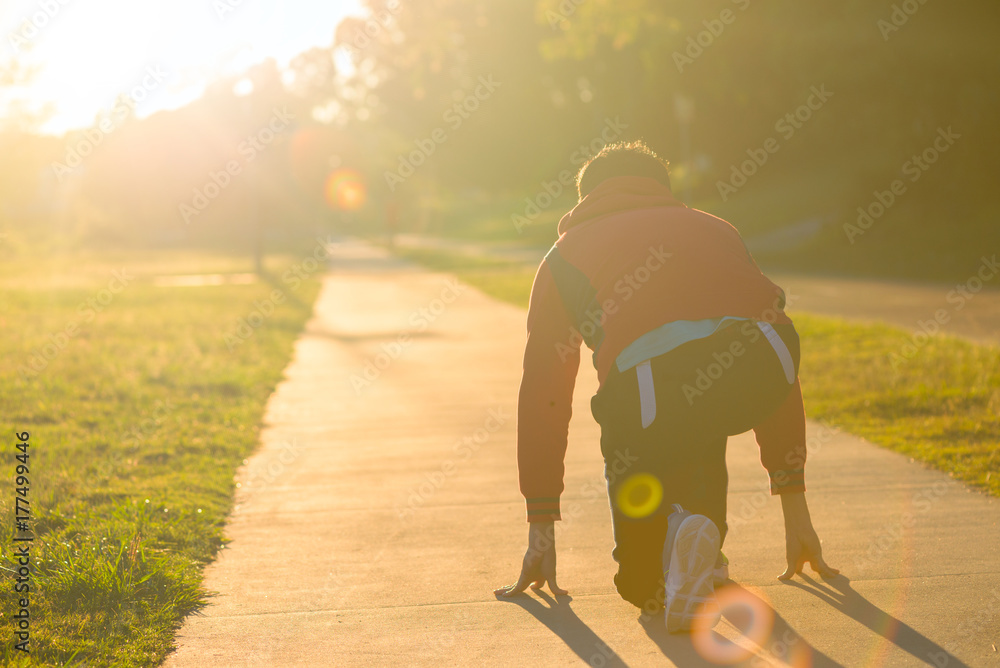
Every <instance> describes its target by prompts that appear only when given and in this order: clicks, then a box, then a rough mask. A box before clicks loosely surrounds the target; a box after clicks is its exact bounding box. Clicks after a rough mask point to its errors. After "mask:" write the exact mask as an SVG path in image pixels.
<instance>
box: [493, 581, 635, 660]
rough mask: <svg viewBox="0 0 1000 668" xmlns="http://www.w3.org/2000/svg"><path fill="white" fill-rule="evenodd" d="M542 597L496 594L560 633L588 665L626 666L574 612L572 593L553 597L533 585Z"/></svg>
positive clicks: (537, 593)
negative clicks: (510, 596) (571, 604)
mask: <svg viewBox="0 0 1000 668" xmlns="http://www.w3.org/2000/svg"><path fill="white" fill-rule="evenodd" d="M532 591H533V592H534V593H535V594H536V595H538V596H539V597H540V598H541V599H542V601H544V602H545V604H544V605H543V604H542V601H539V600H538V599H536V598H535V597H534V596H531V595H528V594H525V595H522V596H515V597H513V598H503V597H501V596H499V595H498V596H497V600H499V601H504V602H508V603H513V604H514V605H517V606H518V607H520V608H523V609H524V610H526V611H527V612H529V613H530V614H531V616H532V617H534V618H535V619H537V620H538V621H539V622H541V623H542V624H543V625H544V626H545V627H546V628H547V629H549V630H550V631H552V632H553V633H554V634H556V635H557V636H559V637H560V638H561V639H562V641H563V642H565V643H566V646H567V647H569V648H570V649H571V650H573V652H574V653H575V654H576V655H577V656H578V657H580V659H582V660H583V661H585V662H586V663H587V665H589V666H594V665H601V666H608V667H609V668H610V667H611V666H627V665H628V664H626V663H625V662H624V661H622V658H621V657H620V656H618V654H616V653H615V651H614V650H613V649H611V648H610V647H608V645H607V643H605V642H604V641H603V640H601V638H600V637H599V636H598V635H597V634H596V633H594V631H593V629H591V628H590V627H589V626H587V624H586V623H585V622H584V621H583V620H582V619H580V618H579V617H577V616H576V613H575V612H573V608H571V607H570V602H572V600H573V597H572V596H560V597H559V598H558V599H554V598H552V597H551V596H549V595H548V594H546V593H545V592H544V591H542V590H541V589H532ZM602 659H603V660H602Z"/></svg>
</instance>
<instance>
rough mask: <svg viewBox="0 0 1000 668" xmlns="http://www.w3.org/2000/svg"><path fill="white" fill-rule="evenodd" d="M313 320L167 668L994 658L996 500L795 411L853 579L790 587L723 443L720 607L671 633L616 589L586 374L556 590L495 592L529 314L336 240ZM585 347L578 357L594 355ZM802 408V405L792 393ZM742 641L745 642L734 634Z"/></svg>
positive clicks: (744, 471) (803, 581)
mask: <svg viewBox="0 0 1000 668" xmlns="http://www.w3.org/2000/svg"><path fill="white" fill-rule="evenodd" d="M330 250H331V253H332V261H331V269H330V271H329V272H328V273H327V274H326V275H325V276H324V278H323V287H322V290H321V293H320V295H319V297H318V299H317V302H316V305H315V311H314V315H313V318H312V319H311V321H310V322H309V323H308V325H307V326H306V329H305V331H304V332H303V334H302V335H301V337H300V338H299V340H298V341H297V343H296V346H295V352H294V357H293V360H292V362H291V363H290V364H289V366H288V368H287V369H286V372H285V379H284V380H283V381H282V382H281V383H280V384H279V385H278V387H277V389H276V391H275V393H274V394H273V395H272V397H271V398H270V401H269V404H268V407H267V413H266V417H265V428H264V429H263V430H262V432H261V443H260V447H259V450H258V451H257V453H256V454H255V455H254V456H253V457H252V458H251V459H250V460H249V463H248V464H247V465H246V466H244V467H243V468H241V469H240V471H239V472H238V474H237V480H238V481H239V483H240V488H239V489H238V492H237V497H236V507H235V509H234V511H233V513H232V515H231V517H230V518H229V523H228V525H227V529H226V533H227V536H228V537H229V538H230V539H231V542H230V543H229V544H228V546H227V547H226V549H224V550H223V551H222V552H221V553H220V555H219V558H218V559H217V560H216V561H215V562H214V563H212V564H211V565H210V566H209V567H208V568H207V570H206V573H205V583H204V584H205V587H206V588H207V589H209V590H212V591H214V592H217V594H216V595H215V596H213V597H212V599H211V603H210V605H209V606H208V607H207V608H206V609H205V610H204V611H203V612H202V613H201V614H198V615H192V616H191V617H189V618H188V619H187V620H186V621H185V623H184V625H183V627H182V628H181V629H180V631H179V632H178V635H177V641H176V642H177V650H176V651H175V652H174V653H173V654H172V655H171V656H170V657H169V658H168V660H167V663H166V665H168V666H172V667H181V666H286V665H289V666H290V665H310V666H362V665H397V664H399V665H417V666H424V665H427V666H440V665H469V666H481V665H491V666H492V665H510V666H521V665H540V666H547V665H590V666H595V667H600V666H620V665H629V666H663V665H677V666H684V667H687V666H715V665H723V664H725V665H747V666H759V665H792V666H803V665H815V666H833V665H849V666H883V665H884V666H909V665H913V666H919V665H934V666H965V665H969V666H979V665H995V663H996V662H997V661H998V658H1000V654H998V653H997V652H996V650H994V649H993V645H994V644H996V643H1000V632H998V629H1000V556H998V555H1000V526H998V522H1000V504H998V503H997V501H996V500H995V499H992V498H989V497H986V496H984V495H982V494H980V493H978V492H970V491H969V490H968V489H967V488H965V487H964V486H963V485H961V484H959V483H956V482H954V481H952V480H950V479H949V478H948V476H947V475H945V474H942V473H939V472H936V471H932V470H930V469H927V468H925V467H923V466H921V465H919V464H915V463H913V462H911V461H909V460H908V459H907V458H905V457H903V456H900V455H898V454H896V453H893V452H889V451H887V450H883V449H880V448H878V447H875V446H873V445H871V444H869V443H865V442H864V441H861V440H860V439H857V438H854V437H852V436H850V435H847V434H843V433H840V432H838V431H837V430H836V429H833V428H831V427H826V426H823V425H820V424H816V423H809V449H810V452H809V463H808V464H807V468H806V481H807V485H808V489H809V491H808V492H807V498H808V501H809V504H810V509H811V511H812V515H813V520H814V523H815V525H816V528H817V531H818V532H819V534H820V536H821V538H822V539H823V545H824V555H825V557H826V559H827V561H828V562H829V563H830V564H831V565H833V566H835V567H839V568H840V569H841V570H842V571H843V575H842V576H840V577H838V578H836V579H833V580H829V581H823V580H820V579H818V578H813V577H810V576H806V577H802V576H797V577H796V578H795V579H794V580H793V581H792V582H791V583H790V584H781V583H779V582H778V581H777V579H776V576H777V575H778V574H779V573H781V572H782V570H783V569H784V532H783V524H782V519H781V509H780V502H779V501H778V500H777V499H775V498H773V497H770V495H769V494H768V492H767V475H766V473H765V472H764V470H763V468H762V467H761V465H760V462H759V455H758V452H757V448H756V445H755V444H754V442H753V440H752V436H751V435H748V434H744V435H741V436H738V437H734V438H732V439H730V444H729V451H728V463H729V472H730V483H729V488H730V496H729V524H730V533H729V536H728V537H727V539H726V546H725V551H726V554H727V555H728V556H729V558H730V561H731V562H732V566H731V575H732V578H733V580H734V583H733V584H731V585H729V586H728V587H727V588H726V590H725V592H724V594H723V595H724V597H725V600H726V601H729V602H730V603H731V607H730V609H729V610H728V611H727V613H726V615H725V617H724V619H723V621H722V622H721V623H720V624H719V625H718V626H717V627H716V629H715V632H714V633H711V634H706V635H704V636H702V637H699V638H698V639H695V640H694V641H693V639H692V638H691V637H689V636H685V635H682V636H671V635H668V634H667V633H666V631H665V629H664V628H663V619H662V616H657V617H651V618H648V619H644V618H642V617H641V616H640V614H639V611H638V610H637V609H636V608H634V607H632V606H631V605H629V604H628V603H625V602H624V601H622V600H621V599H620V598H619V597H618V595H617V593H616V592H615V590H614V585H613V582H612V577H613V575H614V572H615V564H614V562H613V560H612V558H611V550H612V547H613V541H612V536H611V521H610V512H609V510H608V506H607V498H606V494H605V491H604V489H605V487H604V478H603V462H602V459H601V454H600V449H599V430H598V427H597V425H596V424H595V423H594V421H593V419H592V418H591V416H590V412H589V404H590V397H591V396H592V395H593V393H594V391H595V390H596V385H597V381H596V373H595V372H594V370H593V368H592V367H589V368H588V367H587V365H586V364H582V365H581V374H580V378H579V380H578V383H577V390H576V395H575V400H574V417H573V421H572V423H571V426H570V446H569V452H568V455H567V460H566V492H565V494H564V496H563V501H562V506H563V509H564V510H563V517H564V520H563V521H562V522H560V523H558V524H557V527H558V534H557V536H558V537H557V548H558V554H559V583H560V585H561V586H563V587H565V588H567V589H568V590H569V591H570V596H568V597H560V598H559V600H554V599H553V598H552V597H551V596H549V595H547V594H546V593H544V592H529V593H526V594H524V595H522V596H520V597H517V598H515V599H512V600H507V601H498V600H496V598H495V597H494V595H493V593H492V591H493V589H494V588H496V587H498V586H500V585H503V584H508V583H510V582H513V581H514V580H515V579H516V576H517V574H518V572H519V569H520V563H521V558H522V556H523V554H524V549H525V546H526V536H527V525H526V523H525V520H524V502H523V499H522V498H521V496H520V494H519V493H518V487H517V472H516V464H515V459H514V409H515V400H516V396H517V387H518V382H519V379H520V372H521V353H522V346H523V344H524V339H525V313H524V311H523V310H521V309H518V308H515V307H513V306H510V305H507V304H503V303H500V302H498V301H496V300H493V299H491V298H489V297H486V296H484V295H483V294H481V293H479V292H477V291H476V290H474V289H473V288H471V287H468V286H465V285H463V284H461V283H459V282H458V281H456V280H455V278H454V277H452V276H450V275H447V274H440V273H432V272H428V271H425V270H422V269H420V268H417V267H415V266H413V265H410V264H406V263H403V262H401V261H399V260H396V259H394V258H392V257H390V256H387V255H386V254H385V253H384V252H382V251H380V250H379V249H376V248H373V247H371V246H367V245H365V244H363V243H360V242H355V241H350V240H343V241H340V242H338V243H336V244H333V245H332V246H331V249H330ZM585 357H586V356H585ZM806 409H807V411H808V406H807V407H806ZM744 632H746V634H744Z"/></svg>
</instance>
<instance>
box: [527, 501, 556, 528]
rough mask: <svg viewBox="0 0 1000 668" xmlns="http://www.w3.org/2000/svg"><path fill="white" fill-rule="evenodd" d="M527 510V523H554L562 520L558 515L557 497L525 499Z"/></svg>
mask: <svg viewBox="0 0 1000 668" xmlns="http://www.w3.org/2000/svg"><path fill="white" fill-rule="evenodd" d="M525 502H526V504H527V508H528V521H529V522H556V521H559V520H561V519H562V517H561V516H560V514H559V497H558V496H554V497H535V498H532V499H525Z"/></svg>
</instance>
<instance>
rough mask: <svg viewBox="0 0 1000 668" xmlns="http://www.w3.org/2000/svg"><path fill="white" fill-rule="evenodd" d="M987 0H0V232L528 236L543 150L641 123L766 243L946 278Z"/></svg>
mask: <svg viewBox="0 0 1000 668" xmlns="http://www.w3.org/2000/svg"><path fill="white" fill-rule="evenodd" d="M998 19H1000V5H998V4H997V3H996V2H994V1H993V0H957V1H954V2H948V3H945V2H940V1H936V0H901V1H900V2H888V1H879V2H872V1H871V0H866V1H864V2H863V1H861V0H837V1H832V0H809V1H802V0H797V1H794V2H793V1H792V0H771V1H770V2H763V1H761V0H712V1H709V2H698V3H693V2H679V1H672V0H614V1H612V0H504V1H503V2H500V1H499V0H493V1H489V0H420V1H419V2H417V1H416V0H393V1H390V2H387V1H385V0H355V1H346V0H345V1H343V2H323V3H320V2H304V1H288V2H282V3H278V2H274V1H270V2H268V1H264V0H214V1H210V0H202V1H197V2H196V1H193V0H181V1H176V2H171V3H166V2H139V3H136V2H124V1H119V0H92V1H91V2H88V3H78V2H62V1H60V0H30V1H26V2H20V1H18V2H9V1H8V2H4V4H3V8H2V9H0V34H2V36H3V37H4V39H3V42H4V44H3V45H2V48H0V54H2V55H0V81H2V89H0V156H2V158H0V160H2V162H0V170H2V174H0V257H8V258H9V257H11V256H21V257H23V256H25V255H29V256H30V255H35V254H38V253H39V252H42V253H53V252H60V251H62V250H67V249H78V248H101V249H107V248H120V249H134V248H150V247H152V248H183V249H192V248H204V249H212V250H214V251H218V250H225V251H226V252H233V253H237V254H247V255H248V257H249V256H256V257H257V258H258V261H259V256H260V254H261V253H267V252H271V251H272V250H280V249H282V248H285V247H289V246H293V245H298V244H300V243H301V241H302V239H304V238H313V237H314V236H315V234H316V233H317V232H319V233H325V232H328V231H331V230H335V229H336V230H341V231H346V232H350V233H354V234H359V235H363V236H368V237H373V238H380V237H382V236H384V235H386V234H387V233H392V232H398V233H401V234H413V233H419V234H423V235H430V236H434V237H457V238H467V239H478V240H489V241H495V242H501V241H506V242H517V243H524V244H527V245H532V246H546V245H548V244H550V243H551V242H552V241H553V240H554V239H555V236H556V233H555V223H556V222H557V221H558V219H559V217H560V216H561V215H562V214H563V213H565V212H566V211H567V210H568V209H569V208H570V207H572V206H573V205H574V204H575V199H576V198H575V196H574V193H573V190H574V188H573V186H572V184H571V183H570V181H569V179H568V178H567V174H574V173H575V172H576V171H577V170H578V169H579V167H580V166H581V164H582V162H583V160H584V159H585V158H586V156H587V155H588V154H589V153H590V152H593V151H595V150H597V149H599V148H600V146H602V145H603V143H604V142H606V141H615V140H629V139H636V138H643V139H645V140H646V142H647V143H648V144H649V145H650V146H651V147H652V148H654V150H656V151H657V152H659V153H660V154H661V155H662V156H663V157H665V158H667V159H669V160H670V162H671V164H672V169H673V175H672V178H673V182H674V186H675V188H674V189H675V192H676V194H677V195H678V196H679V197H680V198H682V199H683V200H684V201H685V202H686V203H688V204H689V205H691V206H694V207H696V208H700V209H703V210H706V211H709V212H711V213H713V214H716V215H719V216H722V217H724V218H726V219H727V220H730V221H731V222H732V223H733V224H734V225H736V226H737V227H738V228H739V229H740V230H741V232H742V233H743V235H744V237H745V238H746V239H747V240H748V243H750V245H751V248H752V249H753V250H754V253H755V255H756V256H757V257H758V260H760V261H761V262H762V263H763V264H765V265H768V266H780V267H783V268H793V269H800V270H809V271H814V272H833V273H848V274H857V275H883V276H901V277H910V278H951V277H963V276H966V275H968V273H969V271H970V268H974V267H975V266H976V265H977V264H978V262H979V258H980V256H981V255H982V254H983V253H984V252H985V251H986V250H988V249H990V248H996V247H997V245H998V244H1000V225H998V224H997V214H998V209H1000V207H998V205H997V203H996V199H995V195H994V193H995V190H994V187H995V186H994V181H995V179H996V177H997V174H998V170H997V167H998V160H997V147H998V141H997V140H998V139H1000V130H998V128H997V125H996V121H997V118H998V111H1000V99H998V96H1000V91H998V85H997V82H998V81H1000V43H998V42H997V40H996V39H995V35H996V32H997V29H998V28H1000V20H998ZM817 91H821V92H823V95H817ZM945 136H950V137H951V139H949V140H948V141H947V142H946V141H943V140H939V141H938V146H937V148H936V149H935V148H934V147H935V141H936V140H937V139H938V138H939V137H945ZM956 136H957V138H956ZM769 141H770V143H768V142H769ZM765 146H769V147H770V148H769V149H767V150H765V148H764V147H765ZM942 146H946V148H945V149H944V150H940V149H941V147H942ZM775 147H777V148H776V149H775ZM754 156H757V160H756V162H755V163H748V162H747V161H748V160H753V158H754ZM761 156H766V158H767V159H766V162H763V164H762V160H761ZM915 157H916V158H917V160H916V161H915V160H914V158H915ZM741 176H742V177H743V178H741ZM896 180H899V181H900V182H901V184H902V185H903V186H904V187H905V189H900V188H898V187H897V191H898V192H897V193H893V191H892V183H893V182H894V181H896ZM899 192H901V194H899ZM889 196H891V198H892V199H891V202H890V200H889ZM879 203H880V205H879ZM859 207H860V208H861V210H860V211H859ZM881 209H884V212H883V213H882V214H881V215H875V214H878V213H879V212H880V210H881ZM862 212H867V213H868V214H869V216H870V217H871V218H870V220H871V222H870V223H869V222H867V219H865V218H864V217H863V216H862V215H861V214H862ZM859 218H860V219H861V224H862V225H863V226H861V227H859ZM852 230H853V231H852Z"/></svg>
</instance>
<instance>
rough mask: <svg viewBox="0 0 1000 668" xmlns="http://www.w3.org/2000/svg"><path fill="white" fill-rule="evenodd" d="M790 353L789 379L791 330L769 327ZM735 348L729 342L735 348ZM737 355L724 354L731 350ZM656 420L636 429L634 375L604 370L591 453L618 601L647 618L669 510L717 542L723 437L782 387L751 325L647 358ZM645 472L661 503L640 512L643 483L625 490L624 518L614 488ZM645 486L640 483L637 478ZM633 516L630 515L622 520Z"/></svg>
mask: <svg viewBox="0 0 1000 668" xmlns="http://www.w3.org/2000/svg"><path fill="white" fill-rule="evenodd" d="M774 329H775V331H776V332H777V333H778V334H779V335H780V336H781V338H782V340H783V341H784V342H785V345H786V346H787V347H788V350H789V352H790V353H791V356H792V360H793V361H794V363H795V370H796V374H797V373H798V366H799V339H798V335H797V334H796V333H795V329H794V327H793V326H792V325H774ZM737 343H739V345H735V344H737ZM734 350H735V351H736V352H738V353H739V354H733V351H734ZM651 367H652V373H653V386H654V388H655V395H656V419H655V420H654V421H653V422H652V424H650V425H649V426H648V427H647V428H646V429H643V428H642V421H641V417H640V404H639V384H638V380H637V377H636V370H635V369H634V368H633V369H628V370H627V371H625V372H619V371H618V369H617V367H613V368H612V370H611V372H610V374H609V375H608V377H607V378H606V379H605V380H604V383H603V384H602V385H601V389H600V390H599V391H598V392H597V394H596V395H594V398H593V399H592V400H591V409H592V411H593V414H594V418H595V419H596V420H597V422H598V423H599V424H600V425H601V452H602V454H603V455H604V463H605V477H606V478H607V480H608V495H609V498H610V500H611V518H612V522H613V524H614V534H615V550H614V552H613V553H612V556H613V557H614V559H615V561H617V562H618V574H617V575H616V576H615V585H616V586H617V587H618V592H619V593H620V594H621V596H622V598H624V599H625V600H627V601H629V602H631V603H633V604H634V605H636V606H638V607H640V608H643V609H644V610H646V611H648V612H655V611H656V610H658V609H659V608H660V607H662V603H663V566H662V564H661V560H662V552H663V542H664V540H665V539H666V534H667V516H668V515H669V514H670V512H671V505H672V504H674V503H679V504H681V505H682V506H683V507H684V508H685V509H686V510H690V511H691V512H694V513H698V514H701V515H705V516H707V517H709V518H710V519H711V520H712V521H713V522H715V524H716V526H718V528H719V532H720V533H721V534H722V537H723V539H725V535H726V492H727V486H728V482H729V475H728V473H727V471H726V440H727V437H728V436H730V435H734V434H741V433H743V432H745V431H748V430H750V429H752V428H753V427H754V426H755V425H757V424H759V423H760V422H761V421H762V420H764V419H765V418H767V417H768V416H769V415H770V414H772V413H773V412H775V411H776V410H777V408H778V406H779V405H780V404H781V402H782V401H783V400H784V399H785V398H786V396H788V393H789V391H790V390H791V388H792V385H790V384H789V383H788V381H787V380H786V378H785V374H784V371H783V370H782V367H781V362H780V361H779V359H778V356H777V354H776V353H775V351H774V349H773V348H772V347H771V344H770V343H769V342H768V340H767V338H766V337H765V336H764V335H763V333H762V332H761V331H760V330H759V329H757V326H756V325H755V324H753V323H751V322H749V321H748V322H738V323H735V324H732V325H730V326H729V327H727V328H725V329H723V330H722V331H720V332H717V333H715V334H714V335H712V336H710V337H707V338H704V339H699V340H696V341H691V342H689V343H686V344H684V345H682V346H680V347H678V348H675V349H674V350H672V351H670V352H669V353H667V354H665V355H661V356H660V357H656V358H654V359H653V360H652V361H651ZM637 474H651V475H652V476H653V477H655V478H656V479H657V480H658V481H659V482H660V484H661V486H662V489H663V499H662V502H661V503H660V504H659V506H658V507H657V508H656V509H655V511H654V512H652V514H646V513H647V512H648V510H650V509H649V508H648V507H647V508H645V509H643V506H644V505H645V506H648V504H647V503H645V501H646V500H647V499H648V492H649V489H648V488H649V485H639V486H638V487H637V488H633V486H632V485H629V486H628V488H629V489H633V493H634V495H636V496H635V498H631V499H628V500H627V504H626V506H627V507H626V508H625V511H626V512H623V510H622V508H620V507H619V503H618V499H619V492H620V491H621V488H622V485H625V484H628V482H627V481H629V479H630V478H632V477H633V476H635V475H637ZM647 479H648V478H647ZM629 514H631V515H636V514H640V515H643V516H640V517H630V516H629Z"/></svg>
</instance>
